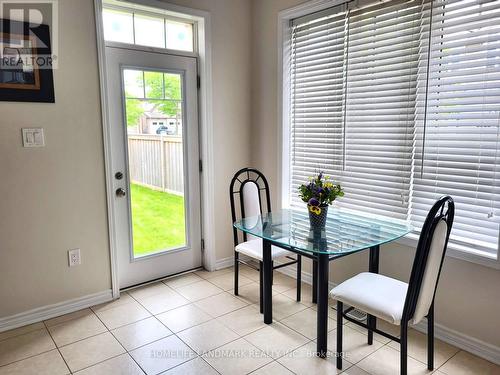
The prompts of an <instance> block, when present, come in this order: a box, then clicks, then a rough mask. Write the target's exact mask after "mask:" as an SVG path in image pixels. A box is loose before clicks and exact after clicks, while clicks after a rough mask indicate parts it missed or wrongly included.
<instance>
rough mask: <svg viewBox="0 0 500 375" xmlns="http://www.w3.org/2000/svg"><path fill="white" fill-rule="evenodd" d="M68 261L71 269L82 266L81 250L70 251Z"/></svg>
mask: <svg viewBox="0 0 500 375" xmlns="http://www.w3.org/2000/svg"><path fill="white" fill-rule="evenodd" d="M68 261H69V266H70V267H74V266H78V265H79V264H81V263H82V259H81V258H80V249H73V250H69V251H68Z"/></svg>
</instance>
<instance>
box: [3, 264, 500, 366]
mask: <svg viewBox="0 0 500 375" xmlns="http://www.w3.org/2000/svg"><path fill="white" fill-rule="evenodd" d="M232 281H233V272H232V269H231V268H229V269H224V270H221V271H217V272H206V271H198V272H194V273H190V274H186V275H183V276H179V277H175V278H170V279H167V280H164V281H163V282H157V283H155V284H151V285H147V286H144V287H141V288H137V289H134V290H130V291H128V292H126V293H122V296H121V298H120V299H119V300H118V301H114V302H111V303H107V304H103V305H99V306H94V307H92V308H90V309H85V310H81V311H77V312H75V313H72V314H68V315H64V316H60V317H57V318H54V319H50V320H47V321H45V322H41V323H35V324H31V325H29V326H25V327H22V328H18V329H15V330H12V331H8V332H3V333H0V375H6V374H37V375H45V374H46V375H62V374H70V373H74V374H80V375H90V374H93V375H99V374H106V375H107V374H124V375H125V374H144V373H146V374H148V375H149V374H204V375H205V374H208V375H210V374H231V375H238V374H249V373H252V374H256V375H258V374H261V375H264V374H269V375H271V374H272V375H281V374H283V375H285V374H307V375H313V374H340V373H341V374H344V375H391V374H398V373H399V353H398V350H399V346H398V344H397V343H395V342H392V341H390V340H388V339H386V338H384V337H381V336H379V335H375V341H374V344H373V345H372V346H369V345H367V344H366V333H365V332H363V329H362V328H360V327H358V326H355V325H353V324H351V323H348V324H346V325H345V326H344V348H345V351H346V352H347V356H346V359H345V360H344V369H343V372H342V371H338V370H337V369H336V367H335V358H334V357H331V358H328V359H326V360H324V359H319V358H316V357H314V356H313V355H312V354H313V352H314V350H315V336H316V311H315V306H314V305H313V304H311V303H310V296H311V288H310V286H308V285H304V286H303V294H302V295H303V298H304V299H305V301H304V302H303V303H297V302H296V301H295V300H294V298H295V288H294V285H295V284H294V280H292V279H291V278H289V277H287V276H284V275H282V274H275V278H274V282H275V284H274V290H273V293H274V297H273V298H274V299H273V312H274V318H275V322H274V323H273V324H272V325H265V324H264V323H263V322H262V315H261V314H259V306H258V305H257V303H258V292H259V289H258V283H257V282H258V273H257V272H256V271H253V270H252V269H250V268H248V267H242V269H241V276H240V281H241V287H240V295H239V296H238V297H235V296H234V295H233V291H232V288H233V284H232ZM380 325H381V326H383V328H385V329H387V330H391V331H392V332H397V330H395V327H393V326H390V325H388V324H383V323H382V322H381V323H380ZM409 336H410V344H409V351H408V353H409V359H408V370H409V371H408V373H409V374H429V373H430V372H429V371H427V367H426V364H425V361H426V340H425V335H423V334H421V333H419V332H417V331H413V330H411V332H410V335H409ZM335 337H336V326H335V311H334V310H332V311H331V313H330V319H329V345H328V346H329V350H331V351H334V350H335ZM435 362H436V371H435V372H434V374H435V375H468V374H478V375H500V366H497V365H495V364H492V363H490V362H488V361H485V360H484V359H481V358H478V357H476V356H474V355H472V354H470V353H467V352H464V351H462V350H459V349H457V348H455V347H453V346H451V345H448V344H446V343H444V342H441V341H439V340H436V355H435Z"/></svg>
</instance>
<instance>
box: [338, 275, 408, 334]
mask: <svg viewBox="0 0 500 375" xmlns="http://www.w3.org/2000/svg"><path fill="white" fill-rule="evenodd" d="M407 289H408V284H407V283H404V282H402V281H399V280H396V279H392V278H390V277H387V276H384V275H379V274H376V273H371V272H363V273H360V274H358V275H356V276H354V277H352V278H350V279H348V280H346V281H344V282H343V283H341V284H340V285H338V286H337V287H335V288H333V289H332V291H331V292H330V296H331V297H332V298H333V299H335V300H337V301H341V302H344V303H346V304H348V305H350V306H353V307H355V308H358V309H360V310H362V311H364V312H366V313H368V314H371V315H374V316H376V317H377V318H380V319H384V320H385V321H387V322H389V323H392V324H396V325H399V324H400V323H401V318H402V316H403V308H404V304H405V298H406V291H407Z"/></svg>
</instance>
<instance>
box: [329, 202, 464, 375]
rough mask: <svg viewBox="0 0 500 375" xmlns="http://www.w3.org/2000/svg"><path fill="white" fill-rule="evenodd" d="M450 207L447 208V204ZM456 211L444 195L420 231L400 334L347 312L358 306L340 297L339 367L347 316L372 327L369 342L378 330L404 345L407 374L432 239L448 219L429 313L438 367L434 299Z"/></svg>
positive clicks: (430, 350) (430, 360)
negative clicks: (410, 339)
mask: <svg viewBox="0 0 500 375" xmlns="http://www.w3.org/2000/svg"><path fill="white" fill-rule="evenodd" d="M446 206H447V209H446V211H445V207H446ZM454 215H455V204H454V202H453V199H452V198H451V197H450V196H444V197H442V198H440V199H439V200H438V201H437V202H436V203H435V204H434V205H433V206H432V208H431V210H430V211H429V214H428V215H427V218H426V219H425V222H424V225H423V227H422V231H421V233H420V238H419V241H418V245H417V251H416V253H415V259H414V261H413V266H412V270H411V276H410V281H409V283H408V291H407V293H406V299H405V303H404V309H403V316H402V318H401V326H400V329H401V332H400V337H399V338H398V337H395V336H393V335H391V334H388V333H387V332H384V331H381V330H379V329H377V327H376V323H374V320H368V321H367V324H364V323H362V322H359V321H357V320H355V319H353V318H351V317H350V316H348V315H347V314H348V313H349V312H350V311H352V310H353V309H354V307H349V308H348V309H346V310H345V311H344V310H343V309H344V306H343V302H340V301H337V368H338V369H341V368H342V323H343V322H342V320H343V319H344V318H345V319H346V320H348V321H350V322H352V323H354V324H357V325H359V326H361V327H364V328H366V329H367V330H368V337H369V339H368V344H370V345H371V344H372V342H371V340H370V336H371V337H373V332H376V333H378V334H380V335H382V336H384V337H387V338H390V339H391V340H394V341H396V342H398V343H400V345H401V351H400V355H401V357H400V363H401V368H400V369H401V375H406V374H407V371H408V370H407V369H408V362H407V361H408V357H407V355H408V323H409V321H410V320H411V319H412V318H413V315H414V314H415V310H416V307H417V303H418V298H419V295H420V289H421V286H422V281H423V278H424V274H425V269H426V265H427V260H428V256H429V251H430V248H431V243H432V239H433V236H434V231H435V229H436V226H437V224H438V223H439V222H440V221H441V220H444V221H445V222H446V224H447V227H448V228H447V234H446V240H445V245H444V250H443V254H442V257H441V263H440V265H439V271H438V274H437V279H436V284H435V286H434V294H433V296H432V302H431V305H430V308H429V311H428V313H427V316H426V317H427V368H428V369H429V370H433V369H434V299H435V296H436V290H437V286H438V283H439V277H440V275H441V269H442V267H443V262H444V257H445V253H446V248H447V246H448V240H449V238H450V232H451V227H452V225H453V217H454Z"/></svg>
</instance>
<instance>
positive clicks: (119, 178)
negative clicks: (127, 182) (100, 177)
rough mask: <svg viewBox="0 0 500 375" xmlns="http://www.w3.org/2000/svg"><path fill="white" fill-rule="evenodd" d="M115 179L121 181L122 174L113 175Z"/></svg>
mask: <svg viewBox="0 0 500 375" xmlns="http://www.w3.org/2000/svg"><path fill="white" fill-rule="evenodd" d="M115 178H116V179H117V180H121V179H122V178H123V173H122V172H116V173H115Z"/></svg>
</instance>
